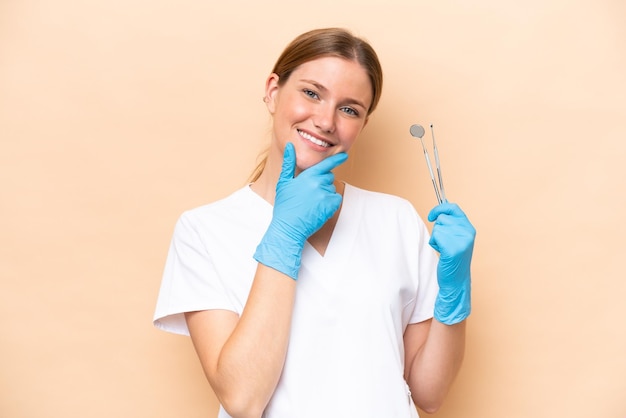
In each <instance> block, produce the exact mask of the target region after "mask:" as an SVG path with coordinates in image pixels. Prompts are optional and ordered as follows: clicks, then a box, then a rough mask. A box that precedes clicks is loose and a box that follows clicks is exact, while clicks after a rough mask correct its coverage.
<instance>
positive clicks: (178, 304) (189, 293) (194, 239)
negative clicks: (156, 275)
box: [153, 212, 235, 335]
mask: <svg viewBox="0 0 626 418" xmlns="http://www.w3.org/2000/svg"><path fill="white" fill-rule="evenodd" d="M207 309H225V310H231V311H235V308H234V306H233V303H232V302H231V301H230V300H229V296H228V292H227V291H226V289H225V287H224V285H223V282H222V280H221V278H220V277H219V274H218V272H217V269H216V268H215V265H214V263H213V262H212V260H211V255H210V254H209V252H208V250H207V247H206V245H205V244H204V243H203V241H202V238H201V236H200V234H199V233H198V228H197V226H196V225H195V224H194V217H193V215H192V214H191V213H190V212H186V213H184V214H183V215H182V216H181V217H180V218H179V220H178V222H177V223H176V228H175V229H174V235H173V238H172V241H171V243H170V248H169V252H168V255H167V259H166V262H165V269H164V272H163V279H162V282H161V288H160V291H159V296H158V299H157V305H156V310H155V313H154V318H153V323H154V325H155V326H156V327H157V328H159V329H162V330H164V331H168V332H172V333H175V334H182V335H189V330H188V328H187V323H186V321H185V316H184V313H185V312H193V311H199V310H207Z"/></svg>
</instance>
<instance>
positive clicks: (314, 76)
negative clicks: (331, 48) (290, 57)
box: [290, 57, 372, 103]
mask: <svg viewBox="0 0 626 418" xmlns="http://www.w3.org/2000/svg"><path fill="white" fill-rule="evenodd" d="M290 79H292V80H294V81H313V82H316V83H318V84H320V85H321V86H322V87H324V88H325V89H327V90H329V91H330V92H332V93H335V94H341V95H347V96H351V97H354V98H355V99H357V98H358V99H360V100H362V101H363V102H365V103H370V102H371V100H372V83H371V81H370V78H369V75H368V74H367V71H365V69H364V68H363V67H362V66H361V64H359V63H358V62H357V61H354V60H349V59H345V58H339V57H322V58H317V59H314V60H311V61H307V62H305V63H304V64H301V65H300V66H299V67H298V68H296V69H295V70H294V72H293V73H292V74H291V77H290Z"/></svg>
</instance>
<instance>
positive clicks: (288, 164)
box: [278, 142, 296, 183]
mask: <svg viewBox="0 0 626 418" xmlns="http://www.w3.org/2000/svg"><path fill="white" fill-rule="evenodd" d="M295 172H296V150H295V148H294V147H293V144H292V143H291V142H288V143H287V145H285V152H284V153H283V166H282V169H281V171H280V177H279V178H278V182H279V183H280V182H283V181H285V180H291V179H293V175H294V174H295Z"/></svg>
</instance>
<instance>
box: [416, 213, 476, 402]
mask: <svg viewBox="0 0 626 418" xmlns="http://www.w3.org/2000/svg"><path fill="white" fill-rule="evenodd" d="M428 220H429V221H435V224H434V226H433V232H432V236H431V239H430V242H429V243H430V245H431V246H432V247H433V248H434V249H435V250H436V251H438V252H439V254H440V257H439V262H438V264H437V282H438V284H439V292H438V294H437V298H436V300H435V312H434V317H435V318H434V319H431V320H428V321H424V322H421V323H419V324H413V325H409V326H408V327H407V329H406V331H405V335H404V346H405V378H406V380H407V382H408V384H409V387H410V388H411V394H412V396H413V400H414V401H415V404H416V405H417V406H419V407H420V408H421V409H423V410H424V411H426V412H428V413H433V412H435V411H437V410H438V409H439V407H440V406H441V404H442V403H443V400H444V398H445V396H446V394H447V393H448V390H449V388H450V386H451V385H452V382H453V381H454V378H455V377H456V375H457V374H458V372H459V369H460V367H461V363H462V362H463V354H464V351H465V328H466V325H465V323H466V318H467V317H468V316H469V314H470V312H471V298H470V293H471V292H470V291H471V274H470V266H471V259H472V254H473V249H474V238H475V235H476V230H475V229H474V227H473V226H472V225H471V224H470V222H469V220H468V219H467V217H466V216H465V214H464V213H463V211H462V210H461V209H460V208H459V207H458V206H457V205H455V204H449V203H444V204H440V205H438V206H437V207H435V208H434V209H433V210H432V211H431V212H430V213H429V215H428Z"/></svg>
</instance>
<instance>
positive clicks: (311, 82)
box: [302, 79, 367, 110]
mask: <svg viewBox="0 0 626 418" xmlns="http://www.w3.org/2000/svg"><path fill="white" fill-rule="evenodd" d="M302 81H304V82H305V83H309V84H312V85H314V86H315V88H316V89H318V90H320V91H322V92H327V91H328V89H327V88H326V87H324V86H323V85H321V84H320V83H318V82H317V81H315V80H305V79H303V80H302ZM346 102H347V103H352V104H355V105H358V106H361V107H362V108H363V109H366V110H367V106H365V105H364V104H363V103H362V102H360V101H358V100H357V99H352V98H348V99H346Z"/></svg>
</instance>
